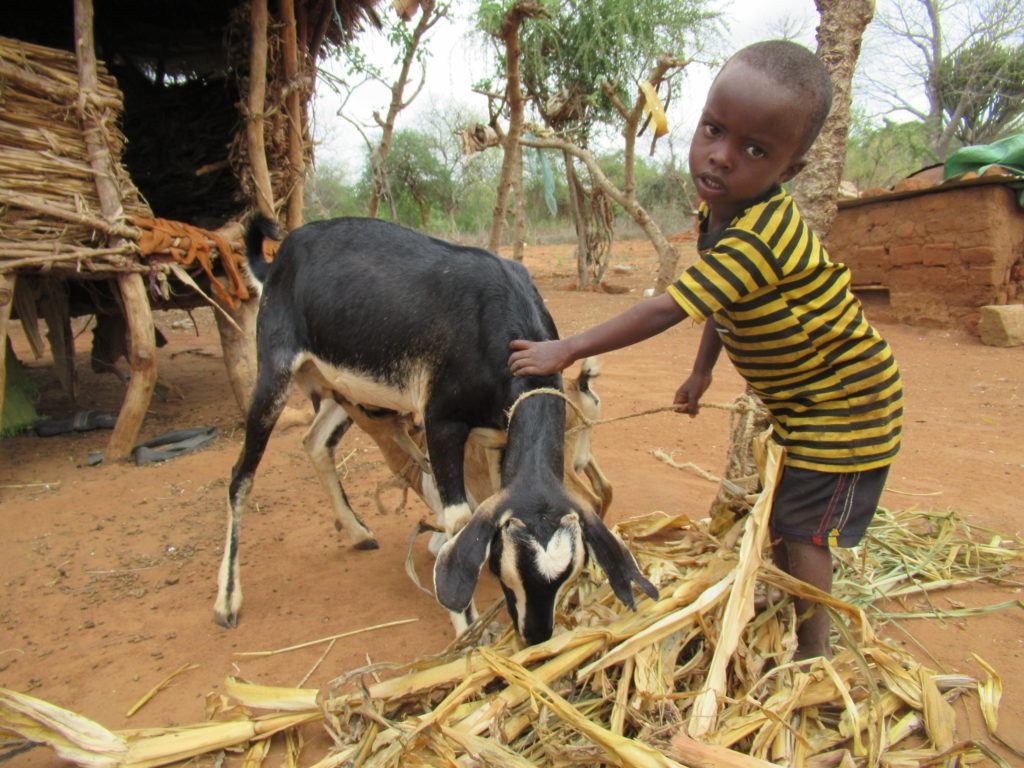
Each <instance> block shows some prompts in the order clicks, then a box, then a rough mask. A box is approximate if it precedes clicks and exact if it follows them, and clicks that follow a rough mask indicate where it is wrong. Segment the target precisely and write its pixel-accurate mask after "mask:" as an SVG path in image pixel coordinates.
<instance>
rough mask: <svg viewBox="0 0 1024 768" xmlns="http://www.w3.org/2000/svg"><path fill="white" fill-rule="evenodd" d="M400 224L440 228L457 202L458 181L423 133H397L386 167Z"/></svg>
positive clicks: (416, 131) (415, 131) (407, 131)
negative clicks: (455, 201)
mask: <svg viewBox="0 0 1024 768" xmlns="http://www.w3.org/2000/svg"><path fill="white" fill-rule="evenodd" d="M387 173H388V184H389V187H390V189H391V192H392V195H393V197H394V201H395V208H396V210H397V213H398V221H400V222H401V223H403V224H406V225H408V226H414V227H418V228H420V229H431V228H432V229H440V228H441V226H442V222H445V221H446V220H447V214H448V211H450V210H451V209H452V208H453V207H454V206H453V201H454V200H455V199H456V192H455V180H454V179H453V178H452V174H451V172H450V169H448V168H447V167H446V166H445V165H444V164H443V163H442V162H441V161H440V159H439V158H438V156H437V155H436V154H435V152H434V151H433V147H432V141H431V137H430V136H429V135H427V134H425V133H423V132H422V131H418V130H412V129H406V130H398V131H395V134H394V136H393V139H392V143H391V154H390V157H389V160H388V166H387Z"/></svg>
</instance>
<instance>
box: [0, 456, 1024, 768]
mask: <svg viewBox="0 0 1024 768" xmlns="http://www.w3.org/2000/svg"><path fill="white" fill-rule="evenodd" d="M768 454H769V456H768V460H767V464H768V467H769V469H768V472H767V476H768V477H769V478H770V477H772V473H773V471H774V469H773V467H777V465H778V461H779V456H778V453H777V452H776V451H775V450H774V449H770V450H769V451H768ZM771 486H772V483H771V481H770V480H769V482H768V483H767V490H766V492H765V493H764V494H763V496H762V497H761V501H760V503H759V504H758V505H755V506H756V507H759V509H758V511H757V512H756V513H755V514H753V515H749V516H747V517H745V518H743V519H741V520H740V521H738V522H736V523H735V524H734V525H733V527H732V529H730V530H726V531H724V532H720V533H718V534H713V533H712V532H711V531H710V527H711V526H710V525H709V524H708V523H706V522H696V521H694V520H691V519H690V518H688V517H686V516H685V515H674V516H673V515H668V514H665V513H661V512H655V513H652V514H648V515H645V516H643V517H639V518H634V519H630V520H626V521H623V522H622V523H620V524H619V525H618V533H619V535H620V536H622V538H623V539H624V540H625V541H627V543H628V544H629V546H630V548H631V550H632V551H633V552H634V553H635V554H636V557H637V560H638V562H639V563H640V566H641V568H642V570H643V571H644V573H645V574H646V575H647V576H648V578H650V579H651V581H652V582H654V583H655V584H657V585H658V588H659V593H660V597H659V599H658V600H656V601H654V600H650V599H648V598H646V597H643V598H641V599H640V600H639V602H638V603H637V610H636V611H635V612H631V611H629V610H627V609H624V608H623V606H622V605H621V604H620V603H619V602H618V601H617V600H616V599H615V596H614V595H613V594H612V592H611V589H610V588H609V586H608V584H607V580H606V579H604V578H603V576H602V574H601V573H600V572H598V571H596V570H594V569H593V568H591V569H590V570H588V571H586V572H585V573H584V574H583V575H582V576H581V577H580V578H579V579H578V580H577V581H576V582H575V583H574V584H573V585H572V586H571V587H570V588H569V589H568V590H567V593H566V594H565V595H564V597H563V599H562V601H561V603H560V605H559V608H558V615H557V623H558V626H559V627H560V630H559V632H558V633H557V634H556V635H555V636H554V637H553V638H551V639H550V640H548V641H547V642H544V643H541V644H539V645H535V646H530V647H525V648H524V647H522V646H521V645H520V644H519V643H518V641H517V639H516V638H515V636H514V634H513V632H512V631H511V629H509V628H508V626H507V625H503V626H500V627H499V628H498V630H497V636H496V637H495V639H493V640H492V641H491V642H489V643H487V644H483V645H479V646H470V647H466V646H465V644H456V645H453V646H452V647H451V648H449V649H448V651H446V652H445V653H443V654H441V655H439V656H437V657H431V658H424V659H419V660H417V661H415V662H412V663H410V664H407V665H405V666H402V667H398V668H397V669H396V668H393V667H392V668H390V669H391V671H392V675H393V676H391V677H390V678H388V679H384V680H377V679H376V678H375V677H374V676H373V675H372V674H371V673H373V672H376V671H379V670H380V669H382V668H383V667H382V665H377V666H376V667H373V668H366V669H363V670H354V671H353V672H349V673H347V674H345V675H342V676H341V677H338V678H336V679H335V680H334V681H333V682H332V683H330V684H329V685H327V686H325V687H324V688H323V689H322V690H321V691H319V693H318V692H317V691H316V690H315V689H287V688H273V689H270V688H265V687H262V686H250V685H247V684H245V683H243V682H240V681H234V680H232V681H231V682H230V684H229V686H228V687H227V696H226V697H225V703H226V706H225V707H222V708H221V711H220V712H219V713H218V715H217V716H216V717H215V719H213V720H211V721H210V722H207V723H202V724H197V725H194V726H188V727H184V728H169V729H166V730H163V731H155V730H147V731H134V732H121V733H113V732H110V731H107V730H106V729H104V728H102V727H101V726H99V725H97V724H96V723H93V722H90V721H88V720H85V719H84V718H81V717H79V716H77V715H74V714H73V713H71V712H68V711H66V710H61V709H59V708H57V707H54V706H53V705H50V704H48V703H46V702H42V701H39V700H37V699H32V698H31V697H28V696H24V695H22V694H17V693H15V692H13V691H6V690H0V737H2V736H3V735H4V734H7V735H8V736H9V737H10V738H11V739H14V738H22V739H28V740H31V741H37V742H42V743H46V744H48V745H50V746H51V747H52V748H53V749H54V750H56V751H57V752H58V754H60V755H61V756H62V757H64V758H65V759H68V760H70V761H72V762H75V763H77V764H80V765H125V766H151V765H161V764H166V763H170V762H175V761H179V760H184V759H187V758H190V757H194V756H198V755H204V754H216V753H217V752H218V751H220V750H224V749H228V748H235V749H246V750H248V751H247V753H246V765H252V766H256V765H259V764H260V761H261V760H262V758H263V757H264V756H265V755H266V744H267V742H268V741H269V740H270V739H271V738H277V739H278V740H279V742H280V745H281V747H282V748H283V749H285V750H286V754H288V755H291V757H292V760H293V762H291V763H289V764H302V765H315V767H316V768H329V767H330V766H365V767H366V768H383V767H385V766H395V767H397V766H438V765H441V766H446V765H450V766H456V765H466V766H472V765H483V766H528V765H532V766H574V765H586V764H606V765H621V766H638V767H640V768H644V767H646V766H675V765H687V766H727V767H728V766H738V767H742V768H747V767H748V766H749V767H752V766H765V765H793V766H796V765H801V766H817V767H819V768H825V766H926V765H941V764H954V763H956V764H970V763H974V762H978V761H981V760H983V759H988V760H990V761H992V762H994V763H996V764H1001V765H1005V762H1003V761H1002V759H1001V758H1000V757H998V755H997V754H996V753H995V752H993V750H992V748H991V747H990V746H989V745H988V744H987V743H985V742H982V741H959V740H958V734H957V732H956V718H957V715H956V710H955V709H954V708H953V707H952V702H954V701H955V700H956V699H957V698H959V697H964V696H967V697H970V698H972V699H974V700H976V701H978V703H979V706H980V708H981V710H982V712H983V718H984V721H985V723H986V724H987V726H988V728H989V729H991V730H993V731H994V729H995V728H996V727H997V725H998V706H999V699H1000V696H1001V691H1002V682H1001V680H1000V678H999V676H998V674H997V673H996V670H995V669H993V668H992V667H991V666H990V665H989V664H988V663H986V662H984V661H983V660H981V659H979V660H978V661H979V664H980V665H981V667H982V668H983V669H984V670H985V673H986V679H985V680H975V679H973V678H971V677H967V676H964V675H946V674H941V673H939V672H938V671H935V670H933V669H930V668H929V667H927V666H926V665H924V664H922V663H920V662H919V661H918V660H917V659H915V658H914V656H913V655H911V654H910V653H909V652H908V651H907V650H905V649H903V648H901V647H899V646H897V645H895V644H893V643H890V642H888V641H886V640H884V639H882V638H881V637H880V636H879V634H878V632H877V631H876V628H875V627H876V625H874V624H872V622H871V619H876V620H882V621H889V620H893V619H895V618H899V617H900V616H901V615H902V616H906V615H907V613H909V612H908V611H902V614H901V613H899V612H893V611H892V607H893V605H894V603H895V601H894V600H891V599H886V600H884V602H879V600H881V599H883V598H888V597H891V596H893V595H900V596H901V599H904V598H905V597H906V596H908V595H914V596H916V597H917V598H919V599H923V598H924V597H926V596H927V595H928V594H929V593H931V592H932V591H934V590H935V589H941V588H944V587H950V586H953V585H957V584H963V583H970V582H973V581H977V580H985V581H989V582H997V583H999V582H1002V583H1007V582H1008V580H1009V579H1010V578H1011V577H1012V576H1013V574H1014V571H1015V569H1016V567H1017V561H1018V560H1019V559H1020V557H1021V553H1022V546H1021V545H1022V542H1021V541H1020V540H1018V539H1010V538H1001V537H998V536H995V535H994V534H992V533H991V532H988V531H984V530H982V529H979V528H977V527H974V526H971V525H970V524H969V523H967V522H966V521H965V520H963V519H962V518H959V517H957V516H956V515H954V514H951V513H942V514H939V513H934V512H922V511H916V510H908V511H903V512H891V511H887V510H881V511H880V513H879V515H878V517H877V519H876V520H875V522H874V524H873V525H872V527H871V529H870V532H869V535H868V537H867V540H866V542H865V543H864V544H863V545H862V547H861V548H860V549H859V550H853V551H851V552H850V553H849V554H848V555H847V556H846V557H844V558H842V559H841V560H840V565H839V569H840V570H839V574H838V576H837V579H836V583H835V593H834V595H826V594H824V593H821V592H819V591H817V590H815V589H814V588H813V587H810V586H808V585H806V584H804V583H802V582H799V581H797V580H795V579H793V578H792V577H789V576H787V575H786V574H784V573H782V572H780V571H778V570H776V569H775V568H773V567H772V566H771V565H769V564H767V563H760V562H759V557H758V555H759V554H760V552H761V551H763V528H762V526H763V523H764V518H763V515H764V512H763V510H764V509H765V508H766V507H767V506H769V501H768V497H769V496H770V494H771ZM740 540H742V543H741V544H740V546H739V550H738V551H739V556H738V554H737V551H736V542H738V541H740ZM794 597H803V598H811V599H815V600H818V601H820V602H821V603H823V604H824V605H826V606H827V607H828V609H829V610H830V611H832V612H833V613H834V616H835V621H834V622H833V624H834V626H835V627H836V630H837V632H838V638H837V642H836V646H835V647H836V653H835V656H834V657H833V658H832V659H831V660H828V661H826V660H820V659H819V660H815V661H812V662H809V663H807V662H805V663H802V664H795V663H793V661H792V657H793V652H794V650H795V646H796V637H795V626H794V621H795V616H794V609H793V598H794ZM883 604H884V605H885V606H887V607H885V608H883ZM887 611H888V612H887ZM486 620H487V621H489V620H490V619H489V617H488V618H487V619H486ZM310 723H319V724H320V725H321V726H322V727H325V728H326V729H327V730H328V732H329V733H330V734H331V736H332V738H333V740H334V743H335V747H334V749H333V750H332V751H331V752H330V753H329V754H327V755H317V756H305V755H300V757H302V758H305V759H304V760H300V761H299V762H298V763H296V762H295V759H296V755H297V754H298V753H297V744H299V743H300V742H299V741H298V738H299V737H298V733H299V729H300V728H302V727H303V726H305V725H307V724H310ZM275 734H280V735H278V736H276V737H275ZM995 738H996V739H998V736H995ZM2 743H3V742H2V741H0V745H2ZM0 748H2V746H0Z"/></svg>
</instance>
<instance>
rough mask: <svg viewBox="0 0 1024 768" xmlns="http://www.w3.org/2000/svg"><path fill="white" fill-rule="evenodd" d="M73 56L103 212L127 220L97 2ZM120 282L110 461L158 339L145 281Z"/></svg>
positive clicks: (131, 418) (79, 4)
mask: <svg viewBox="0 0 1024 768" xmlns="http://www.w3.org/2000/svg"><path fill="white" fill-rule="evenodd" d="M75 58H76V60H77V62H78V84H79V88H80V90H81V98H80V99H79V102H78V104H79V113H80V117H81V120H82V127H83V136H84V139H85V145H86V147H87V149H88V151H89V164H90V166H91V168H92V172H93V175H94V177H95V181H96V191H97V194H98V196H99V200H100V208H101V210H102V211H103V217H104V218H105V219H106V220H107V221H109V222H110V223H111V224H124V209H123V207H122V205H121V194H120V191H119V190H118V188H117V182H116V181H115V178H114V167H113V161H112V159H111V157H110V150H109V149H108V147H107V143H106V136H105V133H104V129H103V126H104V120H105V119H106V118H108V117H110V116H109V115H106V114H103V113H101V111H100V107H98V106H97V104H96V91H97V85H98V77H97V74H96V50H95V47H94V43H93V7H92V3H91V2H90V0H75ZM123 242H124V240H123V238H118V239H115V241H114V245H115V246H119V245H121V244H123ZM117 285H118V288H119V289H120V291H121V301H122V304H123V306H124V316H125V320H126V321H127V322H128V332H129V336H130V345H131V354H130V355H129V360H128V361H129V363H130V365H131V369H132V378H131V381H130V382H129V383H128V390H127V392H125V396H124V401H123V402H122V404H121V411H120V413H119V414H118V417H117V423H116V424H115V425H114V431H113V434H111V436H110V442H109V443H108V444H107V458H108V459H109V460H112V461H118V460H121V459H126V458H128V457H129V456H130V455H131V450H132V447H133V446H134V444H135V440H136V438H137V437H138V436H139V430H140V429H141V428H142V420H143V419H144V418H145V416H146V409H147V408H148V407H149V401H150V399H151V398H152V396H153V387H154V386H155V385H156V339H155V332H154V330H153V313H152V312H151V311H150V307H149V299H148V298H147V296H146V286H145V285H144V284H143V282H142V276H141V275H140V274H139V273H138V272H124V273H121V274H119V275H118V276H117Z"/></svg>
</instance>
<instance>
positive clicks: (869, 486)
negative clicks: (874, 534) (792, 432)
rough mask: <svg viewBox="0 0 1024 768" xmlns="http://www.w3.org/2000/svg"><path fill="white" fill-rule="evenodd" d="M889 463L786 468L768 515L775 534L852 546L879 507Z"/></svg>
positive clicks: (783, 536) (827, 543) (861, 535)
mask: <svg viewBox="0 0 1024 768" xmlns="http://www.w3.org/2000/svg"><path fill="white" fill-rule="evenodd" d="M888 474H889V467H880V468H878V469H868V470H864V471H863V472H818V471H816V470H813V469H800V468H798V467H785V468H784V469H783V470H782V479H781V480H780V481H779V485H778V487H777V488H776V489H775V501H774V503H773V505H772V514H771V519H770V523H769V525H770V527H771V531H772V533H773V534H774V535H775V536H781V537H782V538H784V539H793V540H795V541H804V542H809V543H811V544H817V545H818V546H822V547H836V546H838V547H852V546H855V545H856V544H857V543H859V542H860V540H861V539H862V538H864V532H865V531H866V530H867V528H868V524H869V523H870V522H871V518H872V517H874V515H875V510H876V509H877V508H878V499H879V498H880V497H881V495H882V490H883V489H884V488H885V478H886V476H887V475H888Z"/></svg>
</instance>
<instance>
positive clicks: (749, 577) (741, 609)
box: [687, 440, 783, 738]
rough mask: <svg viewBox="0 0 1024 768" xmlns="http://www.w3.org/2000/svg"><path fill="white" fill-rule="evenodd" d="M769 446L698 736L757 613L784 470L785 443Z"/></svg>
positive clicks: (699, 711)
mask: <svg viewBox="0 0 1024 768" xmlns="http://www.w3.org/2000/svg"><path fill="white" fill-rule="evenodd" d="M767 448H768V456H767V463H766V465H765V470H764V490H763V491H761V495H760V496H758V498H757V502H755V504H754V508H753V509H752V510H750V514H749V515H748V516H747V520H746V529H745V530H744V532H743V540H742V542H741V543H740V564H739V566H738V567H737V570H736V580H735V581H734V582H733V584H732V591H731V592H730V593H729V601H728V602H727V603H726V605H725V612H724V613H723V615H722V627H721V631H720V633H719V638H718V644H717V645H716V646H715V654H714V656H713V657H712V658H711V666H710V668H709V669H708V675H707V682H706V684H705V686H704V690H702V691H701V692H700V694H698V696H697V698H696V700H695V701H694V702H693V708H692V709H691V710H690V721H689V723H688V725H687V732H688V733H689V734H690V736H692V737H694V738H700V737H701V736H704V735H705V734H707V733H710V732H711V731H713V730H714V729H715V726H716V724H717V722H718V711H719V702H720V701H721V699H722V697H723V696H724V695H725V690H726V671H727V668H728V666H729V661H730V660H731V659H732V655H733V653H734V652H735V651H736V647H737V645H738V644H739V640H740V635H741V634H742V632H743V629H744V627H746V626H747V623H748V622H749V621H750V619H751V618H753V616H754V584H755V580H756V576H757V569H758V568H759V567H760V565H761V553H762V552H763V551H764V546H765V543H766V541H767V540H768V516H769V514H770V513H771V509H772V500H773V499H774V498H775V486H776V484H777V483H778V482H779V477H780V476H781V474H782V459H783V450H782V448H781V446H779V445H778V444H777V443H775V442H774V441H772V440H769V441H768V445H767Z"/></svg>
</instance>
